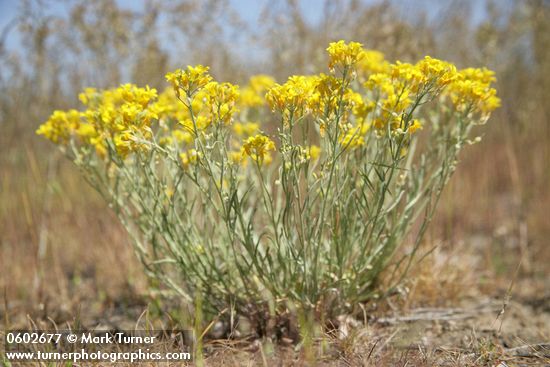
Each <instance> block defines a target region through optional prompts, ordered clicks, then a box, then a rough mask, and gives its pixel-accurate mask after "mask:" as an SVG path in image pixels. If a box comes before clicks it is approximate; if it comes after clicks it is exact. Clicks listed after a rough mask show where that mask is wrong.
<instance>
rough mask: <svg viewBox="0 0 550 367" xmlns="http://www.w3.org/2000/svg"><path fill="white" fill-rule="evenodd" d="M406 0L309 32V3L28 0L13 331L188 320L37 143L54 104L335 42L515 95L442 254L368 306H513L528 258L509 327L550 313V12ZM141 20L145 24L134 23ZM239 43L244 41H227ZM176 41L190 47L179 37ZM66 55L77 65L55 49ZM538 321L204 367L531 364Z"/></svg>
mask: <svg viewBox="0 0 550 367" xmlns="http://www.w3.org/2000/svg"><path fill="white" fill-rule="evenodd" d="M397 3H399V2H391V1H388V2H383V3H380V4H377V5H364V4H362V3H361V2H356V1H342V2H338V6H335V5H332V4H333V3H332V2H329V1H327V2H325V5H324V10H323V14H324V15H323V18H322V21H321V22H320V23H319V24H312V23H311V22H310V21H308V18H307V17H306V16H305V15H304V11H303V10H301V8H300V7H299V6H297V5H296V4H297V3H295V2H294V1H288V2H280V3H277V5H274V6H273V7H267V8H266V9H265V10H264V12H263V16H264V18H263V20H262V27H261V28H260V30H256V29H254V27H253V26H252V25H248V24H246V23H245V22H243V20H242V19H239V14H237V13H236V12H235V11H234V9H231V6H230V3H229V2H223V1H222V2H214V1H206V2H186V3H185V4H184V3H182V4H183V5H172V4H170V5H167V3H162V2H159V3H154V2H151V3H149V5H148V6H147V8H146V9H144V10H143V11H141V12H129V11H126V10H121V9H119V8H118V7H117V6H116V4H115V3H114V2H112V1H108V0H99V1H93V2H85V1H78V2H75V3H74V5H71V6H70V7H71V12H70V13H69V16H68V17H66V18H63V19H61V18H59V19H56V18H54V19H52V18H51V17H50V18H48V17H46V16H45V15H44V13H43V11H42V10H41V9H42V8H41V5H40V3H39V2H33V1H25V2H22V5H21V12H20V15H21V17H20V18H19V19H18V21H19V23H20V24H21V28H20V29H19V31H18V32H20V34H21V37H22V39H23V41H24V47H22V48H21V49H19V50H17V52H14V51H12V50H11V51H10V50H9V49H6V48H5V47H4V45H5V43H4V36H2V38H1V39H0V61H1V63H2V69H1V74H0V86H1V87H2V91H3V92H2V95H1V96H0V127H1V128H2V134H1V135H0V269H1V271H0V291H1V292H2V295H3V296H2V300H3V301H2V302H1V305H0V315H1V316H2V319H3V320H5V321H4V325H5V326H6V327H8V326H15V325H18V326H20V325H25V324H26V323H27V315H28V316H29V317H31V318H32V319H34V320H46V319H47V318H51V319H53V320H55V322H56V323H58V324H63V323H66V322H74V320H75V319H77V318H79V319H82V321H83V323H85V324H87V325H89V326H92V325H95V324H97V323H115V324H116V323H124V322H126V323H128V322H133V321H135V320H136V319H137V318H138V317H139V315H140V314H141V313H142V312H143V310H145V309H148V310H149V311H150V312H151V314H152V315H153V316H154V317H156V318H158V320H159V322H161V321H160V320H162V321H163V322H166V320H170V319H174V320H177V319H178V317H180V318H182V319H184V318H185V317H183V316H181V315H179V314H178V312H174V310H178V309H179V307H181V306H180V305H179V304H178V303H177V302H172V301H166V300H165V299H164V298H162V297H159V296H158V294H156V293H151V292H150V291H149V289H151V286H152V287H153V288H152V289H155V285H154V284H150V283H149V281H148V280H147V279H146V278H145V277H144V275H143V274H142V273H141V271H140V268H139V265H138V262H137V261H136V259H135V258H134V255H133V253H132V251H131V246H129V244H128V239H127V237H126V236H125V234H124V231H123V229H122V228H121V226H120V225H119V224H118V223H117V221H116V219H115V217H114V215H112V214H111V213H110V211H109V209H108V208H107V206H106V205H104V204H103V203H102V201H101V200H99V198H98V196H97V195H96V194H95V193H94V192H93V190H92V189H91V188H90V187H88V186H87V184H86V183H85V182H84V181H83V180H82V179H80V177H79V174H78V172H77V171H76V169H75V168H74V167H73V166H72V165H71V164H69V162H66V161H65V160H64V159H63V158H62V157H61V156H60V155H59V154H57V153H56V152H54V149H53V147H51V146H49V145H47V144H45V143H42V142H41V141H39V139H37V138H36V137H35V136H34V134H33V131H34V129H35V128H36V126H37V125H38V124H39V123H40V122H42V121H43V120H44V119H45V118H46V117H47V116H48V114H49V113H50V112H51V110H52V109H54V108H64V107H69V106H71V105H73V104H74V103H75V99H74V96H75V95H76V91H77V90H79V89H80V88H81V87H82V86H84V85H97V86H113V85H117V84H118V83H120V82H121V81H123V80H128V79H130V80H134V81H137V82H139V83H142V84H144V83H149V84H151V85H153V86H161V85H162V80H160V79H159V78H158V76H159V75H163V72H165V71H167V70H168V69H170V67H171V66H173V65H172V64H174V63H177V64H178V65H179V64H181V63H195V62H202V63H205V64H210V65H212V69H213V72H214V74H215V75H216V76H217V77H218V78H220V79H227V80H230V81H234V82H239V81H242V80H243V79H244V78H245V77H246V76H247V75H248V74H249V72H250V71H260V70H263V71H264V72H267V73H272V74H274V75H276V76H277V77H279V78H282V77H284V76H286V75H287V74H288V72H290V70H292V71H293V72H296V73H301V72H304V73H307V72H308V71H310V70H312V69H313V68H314V66H315V65H317V64H319V63H320V62H322V61H321V60H323V59H322V53H323V49H322V48H323V47H324V45H326V44H327V43H328V41H330V40H334V39H338V38H346V39H350V40H351V39H353V40H357V41H360V42H363V43H364V44H365V45H366V46H367V47H372V48H378V49H381V50H383V51H385V52H386V53H387V55H388V58H390V59H394V58H400V59H403V60H406V61H410V60H414V59H415V58H416V57H418V56H419V55H421V54H432V55H434V56H436V57H440V58H447V59H449V60H451V61H453V62H456V63H458V64H459V65H462V64H464V65H466V64H473V65H482V64H486V65H488V66H489V67H490V68H494V69H495V70H496V71H497V77H498V85H497V89H498V90H499V94H500V96H501V97H502V99H503V103H502V104H503V107H502V108H501V109H500V110H498V111H497V112H496V113H495V115H494V116H493V117H492V119H491V121H490V122H489V124H488V125H487V126H486V128H485V129H484V131H485V132H486V134H485V135H484V137H483V139H484V141H483V143H482V144H479V145H475V146H472V147H470V148H469V149H468V151H467V152H466V154H464V156H463V158H462V162H461V164H460V166H459V170H458V172H457V174H456V175H455V177H454V178H453V179H452V182H451V183H450V185H449V186H448V187H447V188H446V192H445V194H444V197H443V199H442V204H441V206H440V210H439V213H438V215H437V216H436V220H435V221H434V223H433V224H432V227H431V231H430V235H429V236H428V239H427V240H426V246H425V250H426V251H429V250H430V249H431V248H432V247H433V246H435V245H437V248H436V249H435V250H434V251H433V252H431V253H430V254H429V255H428V256H427V257H426V259H425V261H423V262H422V263H420V264H419V265H417V266H416V268H415V269H414V270H413V273H412V276H411V278H410V280H409V281H408V283H406V284H404V286H403V292H402V294H400V295H396V296H394V297H392V298H390V299H388V300H385V301H381V302H379V303H378V304H372V305H368V307H369V315H377V314H380V315H386V316H387V317H389V316H391V315H397V314H403V313H407V312H409V311H411V310H414V309H416V308H417V307H420V306H427V305H429V306H432V307H434V306H437V307H450V306H452V305H454V306H455V307H458V306H460V305H461V303H464V302H469V301H470V300H476V299H481V298H482V297H486V296H492V297H496V298H497V299H498V300H500V302H502V300H504V299H505V298H506V297H505V296H506V294H507V292H508V290H509V285H510V281H511V279H512V278H514V275H515V270H516V267H517V266H518V262H519V260H520V259H521V267H520V271H519V273H518V274H517V277H515V285H514V287H513V289H512V293H511V296H512V300H517V302H516V303H513V302H512V303H510V305H511V306H510V305H509V306H508V307H507V309H506V312H505V314H504V320H505V322H504V326H503V328H504V330H506V325H507V323H506V320H509V319H511V320H521V319H522V317H525V315H523V316H521V315H519V314H516V315H515V316H514V312H515V311H517V312H519V313H521V312H523V311H525V310H527V311H525V312H535V313H536V312H538V313H539V314H548V313H549V312H550V310H549V309H548V306H547V300H548V297H549V296H550V284H549V283H548V277H549V276H550V268H549V267H548V266H547V264H548V261H550V251H549V250H548V248H549V247H548V238H549V236H550V221H548V218H547V215H548V214H547V210H548V209H547V208H548V207H550V185H548V182H550V170H548V162H549V161H550V105H549V104H548V103H547V97H548V96H549V95H550V53H549V52H548V50H550V21H549V19H550V4H549V3H548V2H547V1H544V0H531V1H521V0H517V1H512V0H509V1H504V2H503V3H502V4H501V6H500V7H498V8H497V7H496V6H493V7H489V12H488V15H487V18H486V19H485V20H484V21H483V22H482V23H481V24H479V25H476V26H475V27H472V26H470V25H468V24H467V23H466V22H465V19H468V15H467V14H468V13H467V9H465V8H464V3H465V2H460V1H450V2H449V5H448V7H445V9H444V10H443V12H442V14H439V15H438V16H437V17H436V20H435V21H428V20H426V18H423V17H422V15H421V14H412V13H411V14H408V15H409V16H408V17H406V18H405V17H403V16H402V15H400V13H399V11H398V10H397V9H398V6H397V5H396V4H397ZM65 6H68V5H65ZM94 14H96V15H97V14H108V16H104V17H99V19H96V18H94ZM205 24H208V25H209V26H208V27H205V26H204V25H205ZM130 27H131V28H132V29H133V30H134V31H132V32H124V29H125V28H130ZM112 30H114V31H112ZM213 30H218V31H219V32H218V33H216V32H214V31H213ZM16 31H17V30H16V29H10V30H9V32H4V33H3V35H7V37H12V36H13V34H14V32H16ZM220 34H221V35H220ZM169 37H173V39H174V41H167V39H169ZM231 37H235V40H236V41H235V42H234V43H233V44H231V43H228V42H226V40H227V39H230V38H231ZM196 40H200V42H196ZM174 44H177V45H181V46H178V47H177V48H174V47H168V48H167V47H166V45H174ZM247 45H250V48H247ZM106 50H108V51H109V52H105V51H106ZM247 50H249V51H250V54H247ZM258 50H261V52H258ZM61 53H62V54H63V55H66V57H65V58H60V57H57V55H59V54H61ZM254 53H256V54H255V55H254ZM263 56H265V59H266V60H268V61H269V62H264V61H263V60H262V57H263ZM258 57H259V59H258ZM22 60H25V61H24V62H23V61H22ZM75 61H76V62H75ZM27 66H28V67H27ZM545 300H546V302H545ZM545 305H546V306H545ZM545 307H546V308H545ZM533 310H534V311H533ZM497 313H498V312H497ZM178 315H179V316H178ZM518 315H519V316H518ZM495 317H496V315H495ZM113 320H114V321H113ZM541 320H542V319H541ZM524 322H526V324H525V327H526V328H531V329H532V331H533V335H531V336H530V337H531V338H532V339H531V340H529V341H527V342H526V341H525V340H511V341H510V340H509V341H507V342H503V340H502V338H500V337H499V335H498V333H496V331H495V333H496V334H495V333H493V334H491V333H489V334H488V335H483V336H480V335H479V334H477V335H473V334H472V332H474V334H475V333H476V332H478V333H479V330H473V331H472V330H471V329H468V328H467V327H465V328H464V329H463V330H462V334H463V336H464V337H465V338H466V339H468V340H469V341H468V342H467V343H462V344H461V343H459V342H456V340H455V347H456V348H454V349H442V348H439V347H437V346H434V345H432V346H421V345H418V346H417V347H415V348H414V349H410V348H403V347H402V346H401V347H396V346H395V345H394V344H395V343H392V341H394V340H395V339H396V338H399V336H398V335H399V334H395V335H393V333H394V332H395V329H394V328H393V327H381V326H371V325H369V326H368V327H367V328H366V329H365V328H360V329H359V331H357V335H354V336H353V337H350V338H347V339H346V340H343V341H342V340H338V339H334V338H332V339H330V338H329V341H328V342H327V341H325V342H322V343H321V342H316V341H315V342H313V345H314V346H313V347H310V348H303V347H302V348H300V347H296V346H294V345H292V346H284V345H282V346H279V345H273V344H271V343H270V342H269V343H268V342H260V341H253V342H250V343H248V345H240V344H237V345H233V344H232V343H231V342H225V343H221V344H217V345H214V344H213V343H212V345H211V346H208V347H207V348H206V350H207V351H208V353H207V358H206V365H212V366H215V365H220V364H223V365H230V366H231V365H235V366H237V365H273V364H277V365H304V364H306V363H309V364H314V363H317V364H320V365H344V366H345V365H366V366H369V365H386V364H393V365H403V366H405V365H419V366H422V365H426V366H428V365H435V364H438V365H449V366H455V365H456V366H458V365H461V366H463V365H491V364H493V365H496V364H497V361H499V360H506V361H507V362H506V363H507V364H508V365H514V364H515V365H529V363H530V361H532V359H531V360H530V359H529V358H527V360H526V361H521V360H519V359H518V358H519V357H518V356H514V355H511V354H510V353H509V352H507V348H512V347H515V346H518V345H522V344H529V343H534V342H541V341H545V340H546V341H548V340H549V338H550V335H549V334H548V329H546V330H545V325H543V324H542V325H541V324H540V322H541V321H540V320H538V319H536V318H535V317H532V318H531V319H530V320H529V318H527V321H525V320H524ZM512 329H513V328H512ZM513 330H515V329H513ZM493 331H494V329H493ZM537 332H538V333H539V334H537ZM392 335H393V336H392ZM472 335H473V336H472ZM537 335H538V337H539V338H540V339H539V340H538V341H537V340H535V337H536V336H537ZM510 338H512V337H511V336H510ZM506 343H512V344H509V345H506V346H504V345H505V344H506ZM411 344H414V343H413V342H412V341H411ZM512 354H513V353H512ZM314 360H315V361H316V362H313V361H314ZM540 361H543V362H541V363H550V362H549V361H548V360H547V359H540Z"/></svg>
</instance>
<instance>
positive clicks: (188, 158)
mask: <svg viewBox="0 0 550 367" xmlns="http://www.w3.org/2000/svg"><path fill="white" fill-rule="evenodd" d="M200 157H201V154H200V152H197V151H196V150H195V149H189V150H188V151H187V152H182V153H180V160H181V164H182V165H183V168H187V167H189V165H192V164H193V165H194V164H197V163H198V161H199V159H200Z"/></svg>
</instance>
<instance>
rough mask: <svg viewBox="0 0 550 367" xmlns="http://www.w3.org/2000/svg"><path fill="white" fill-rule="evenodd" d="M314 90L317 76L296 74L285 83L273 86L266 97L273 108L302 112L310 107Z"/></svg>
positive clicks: (282, 110)
mask: <svg viewBox="0 0 550 367" xmlns="http://www.w3.org/2000/svg"><path fill="white" fill-rule="evenodd" d="M314 92H315V78H313V77H306V76H299V75H294V76H291V77H290V78H288V80H287V82H286V83H285V84H282V85H281V84H275V85H274V86H273V87H271V88H270V89H269V91H268V92H267V94H266V96H265V97H266V100H267V103H268V104H269V106H270V107H271V109H272V110H278V111H279V112H281V113H283V114H284V113H285V112H293V113H295V112H296V113H302V112H306V111H305V110H307V109H308V108H309V107H310V104H311V100H312V97H313V94H314ZM296 117H299V116H296Z"/></svg>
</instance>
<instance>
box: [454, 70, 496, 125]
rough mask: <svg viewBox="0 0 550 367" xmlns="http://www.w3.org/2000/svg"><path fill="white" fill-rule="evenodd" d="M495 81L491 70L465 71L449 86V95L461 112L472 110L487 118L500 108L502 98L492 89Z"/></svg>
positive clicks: (460, 72)
mask: <svg viewBox="0 0 550 367" xmlns="http://www.w3.org/2000/svg"><path fill="white" fill-rule="evenodd" d="M495 81H496V78H495V74H494V72H492V71H491V70H487V69H485V68H483V69H474V68H468V69H464V70H461V71H459V72H458V74H457V77H456V79H455V80H454V81H453V83H451V84H450V85H449V88H448V89H449V90H448V93H449V94H450V95H451V99H452V101H453V103H454V104H455V105H456V106H457V108H458V109H459V110H460V111H464V110H471V111H472V112H480V113H481V114H482V115H483V116H485V117H487V116H488V115H489V114H490V113H491V112H493V111H494V110H495V109H496V108H498V107H500V98H498V97H497V95H496V93H497V92H496V90H495V89H494V88H491V83H492V82H495Z"/></svg>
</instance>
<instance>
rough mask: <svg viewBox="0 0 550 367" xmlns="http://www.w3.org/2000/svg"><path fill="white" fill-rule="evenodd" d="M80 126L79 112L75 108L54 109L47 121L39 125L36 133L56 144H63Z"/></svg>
mask: <svg viewBox="0 0 550 367" xmlns="http://www.w3.org/2000/svg"><path fill="white" fill-rule="evenodd" d="M79 126H80V113H79V112H78V111H76V110H69V111H59V110H57V111H54V112H53V114H52V115H51V116H50V118H49V119H48V121H46V122H45V123H43V124H42V125H40V127H39V128H38V130H36V133H37V134H38V135H44V137H46V138H47V139H49V140H51V141H52V142H54V143H56V144H65V143H67V142H68V141H69V138H70V136H71V134H72V133H73V132H74V131H75V130H77V129H78V127H79Z"/></svg>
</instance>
